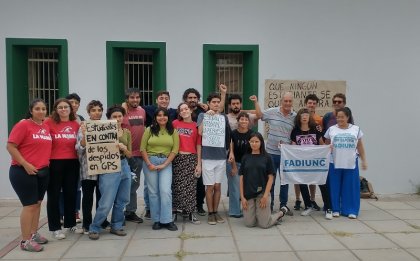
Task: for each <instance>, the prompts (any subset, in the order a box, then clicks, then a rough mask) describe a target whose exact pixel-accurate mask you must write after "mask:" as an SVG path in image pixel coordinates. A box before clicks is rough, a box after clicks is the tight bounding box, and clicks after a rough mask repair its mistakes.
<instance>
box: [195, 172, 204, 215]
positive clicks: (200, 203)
mask: <svg viewBox="0 0 420 261" xmlns="http://www.w3.org/2000/svg"><path fill="white" fill-rule="evenodd" d="M205 197H206V187H205V186H204V184H203V175H201V176H200V177H199V178H198V179H197V195H196V198H197V207H203V204H204V198H205Z"/></svg>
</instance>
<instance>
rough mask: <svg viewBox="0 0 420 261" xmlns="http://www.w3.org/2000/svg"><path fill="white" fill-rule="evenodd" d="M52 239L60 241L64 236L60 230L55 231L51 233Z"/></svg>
mask: <svg viewBox="0 0 420 261" xmlns="http://www.w3.org/2000/svg"><path fill="white" fill-rule="evenodd" d="M53 237H54V238H55V239H58V240H61V239H65V238H66V235H64V233H63V232H62V231H61V230H56V231H54V232H53Z"/></svg>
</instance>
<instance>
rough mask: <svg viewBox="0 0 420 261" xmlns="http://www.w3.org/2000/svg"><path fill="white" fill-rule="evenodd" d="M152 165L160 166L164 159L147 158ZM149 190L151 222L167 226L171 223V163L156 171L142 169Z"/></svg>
mask: <svg viewBox="0 0 420 261" xmlns="http://www.w3.org/2000/svg"><path fill="white" fill-rule="evenodd" d="M149 160H150V162H151V163H152V164H153V165H155V166H156V165H160V164H163V163H164V162H165V161H166V158H160V157H156V156H150V157H149ZM143 172H144V176H145V178H146V182H147V186H148V188H149V202H150V214H151V217H152V220H153V222H160V223H162V224H167V223H169V222H172V188H171V185H172V163H171V164H169V165H168V166H167V167H166V168H164V169H162V170H159V171H156V170H153V171H151V170H149V168H144V169H143Z"/></svg>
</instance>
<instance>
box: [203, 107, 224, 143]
mask: <svg viewBox="0 0 420 261" xmlns="http://www.w3.org/2000/svg"><path fill="white" fill-rule="evenodd" d="M225 125H226V121H225V117H224V116H223V115H213V116H211V115H209V114H204V118H203V140H202V145H203V146H208V147H219V148H224V147H225V136H226V129H225Z"/></svg>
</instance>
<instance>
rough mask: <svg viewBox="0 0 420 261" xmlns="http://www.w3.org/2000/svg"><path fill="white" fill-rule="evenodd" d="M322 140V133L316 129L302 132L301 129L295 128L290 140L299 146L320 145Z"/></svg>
mask: <svg viewBox="0 0 420 261" xmlns="http://www.w3.org/2000/svg"><path fill="white" fill-rule="evenodd" d="M320 138H322V133H321V132H319V131H318V130H317V129H316V128H311V129H310V130H308V131H302V130H301V129H300V128H298V127H295V128H294V129H293V130H292V133H291V134H290V139H291V140H292V141H293V142H294V143H296V144H297V145H318V144H319V143H318V141H319V139H320Z"/></svg>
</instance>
